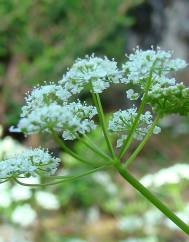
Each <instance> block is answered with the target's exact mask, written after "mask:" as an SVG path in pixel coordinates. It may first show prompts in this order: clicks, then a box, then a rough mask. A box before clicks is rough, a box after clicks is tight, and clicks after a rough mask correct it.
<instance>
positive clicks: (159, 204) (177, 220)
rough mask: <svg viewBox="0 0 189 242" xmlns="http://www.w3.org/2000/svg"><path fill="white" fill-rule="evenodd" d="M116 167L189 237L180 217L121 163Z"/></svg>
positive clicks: (188, 232) (187, 229)
mask: <svg viewBox="0 0 189 242" xmlns="http://www.w3.org/2000/svg"><path fill="white" fill-rule="evenodd" d="M114 166H115V167H116V168H117V170H118V171H119V173H120V175H121V176H122V177H123V178H124V179H125V180H126V181H127V182H128V183H129V184H131V185H132V186H133V187H134V188H135V189H136V190H137V191H138V192H139V193H141V194H142V195H143V196H144V197H145V198H146V199H147V200H149V201H150V202H151V203H152V204H153V205H154V206H156V207H157V208H158V209H159V210H160V211H161V212H162V213H163V214H164V215H165V216H167V217H168V218H169V219H170V220H171V221H173V223H175V224H176V225H177V226H178V227H179V228H180V229H181V230H182V231H184V232H185V233H186V234H188V235H189V226H188V225H187V224H185V223H184V222H183V221H182V220H181V219H180V218H179V217H177V216H176V215H175V214H174V213H173V212H172V211H171V210H170V209H169V208H168V207H167V206H165V205H164V204H163V203H162V202H161V201H160V200H159V199H158V198H157V197H156V196H154V195H153V194H152V193H151V192H150V191H149V190H148V189H146V188H145V187H144V186H143V185H142V184H141V183H140V182H139V181H138V180H137V179H136V178H135V177H133V176H132V175H131V174H130V173H129V172H128V171H127V170H125V169H124V168H123V167H122V166H121V164H120V163H119V162H116V163H115V164H114Z"/></svg>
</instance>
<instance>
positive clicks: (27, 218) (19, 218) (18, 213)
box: [11, 204, 37, 227]
mask: <svg viewBox="0 0 189 242" xmlns="http://www.w3.org/2000/svg"><path fill="white" fill-rule="evenodd" d="M36 217H37V214H36V212H35V210H33V209H32V207H31V206H30V205H29V204H24V205H21V206H17V207H16V208H15V210H14V211H13V213H12V216H11V219H12V222H14V223H16V224H19V225H20V226H23V227H28V226H31V225H32V224H33V223H34V222H35V220H36Z"/></svg>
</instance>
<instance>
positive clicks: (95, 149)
mask: <svg viewBox="0 0 189 242" xmlns="http://www.w3.org/2000/svg"><path fill="white" fill-rule="evenodd" d="M85 139H86V140H85ZM80 141H81V142H82V143H83V144H84V145H86V146H87V147H88V148H89V149H90V150H92V151H93V152H94V153H97V154H98V155H99V156H101V157H102V158H104V159H108V160H112V159H111V157H109V156H108V155H107V154H106V153H105V152H103V151H102V150H101V149H99V148H98V147H97V146H96V144H94V143H93V142H92V141H91V140H90V139H89V138H88V137H87V136H86V135H84V138H81V139H80Z"/></svg>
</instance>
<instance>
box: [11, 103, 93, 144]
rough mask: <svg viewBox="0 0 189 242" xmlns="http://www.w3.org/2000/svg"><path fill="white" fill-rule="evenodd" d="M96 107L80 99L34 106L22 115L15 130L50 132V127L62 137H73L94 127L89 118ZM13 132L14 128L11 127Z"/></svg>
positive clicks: (30, 132)
mask: <svg viewBox="0 0 189 242" xmlns="http://www.w3.org/2000/svg"><path fill="white" fill-rule="evenodd" d="M96 113H97V111H96V108H95V107H93V106H90V105H87V104H86V103H84V104H82V103H81V102H80V101H77V102H72V103H69V104H65V105H59V104H57V103H51V104H50V105H46V106H43V107H36V108H35V109H34V110H33V111H31V112H30V113H29V114H28V115H26V116H25V117H22V118H21V119H20V121H19V123H18V126H17V128H16V130H18V131H19V132H23V133H25V134H33V133H39V132H51V131H52V129H53V130H54V131H56V132H58V133H61V134H62V135H63V138H64V139H69V140H72V139H75V138H77V136H78V134H84V133H86V132H89V131H91V130H92V129H94V128H95V127H96V125H95V124H94V121H93V120H91V119H92V118H93V116H94V115H96ZM13 132H14V129H13Z"/></svg>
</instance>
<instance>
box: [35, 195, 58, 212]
mask: <svg viewBox="0 0 189 242" xmlns="http://www.w3.org/2000/svg"><path fill="white" fill-rule="evenodd" d="M35 199H36V201H37V203H38V204H39V205H40V206H41V207H42V208H44V209H48V210H56V209H59V207H60V203H59V201H58V199H57V197H56V196H55V195H54V194H52V193H50V192H45V191H37V192H36V193H35Z"/></svg>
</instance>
